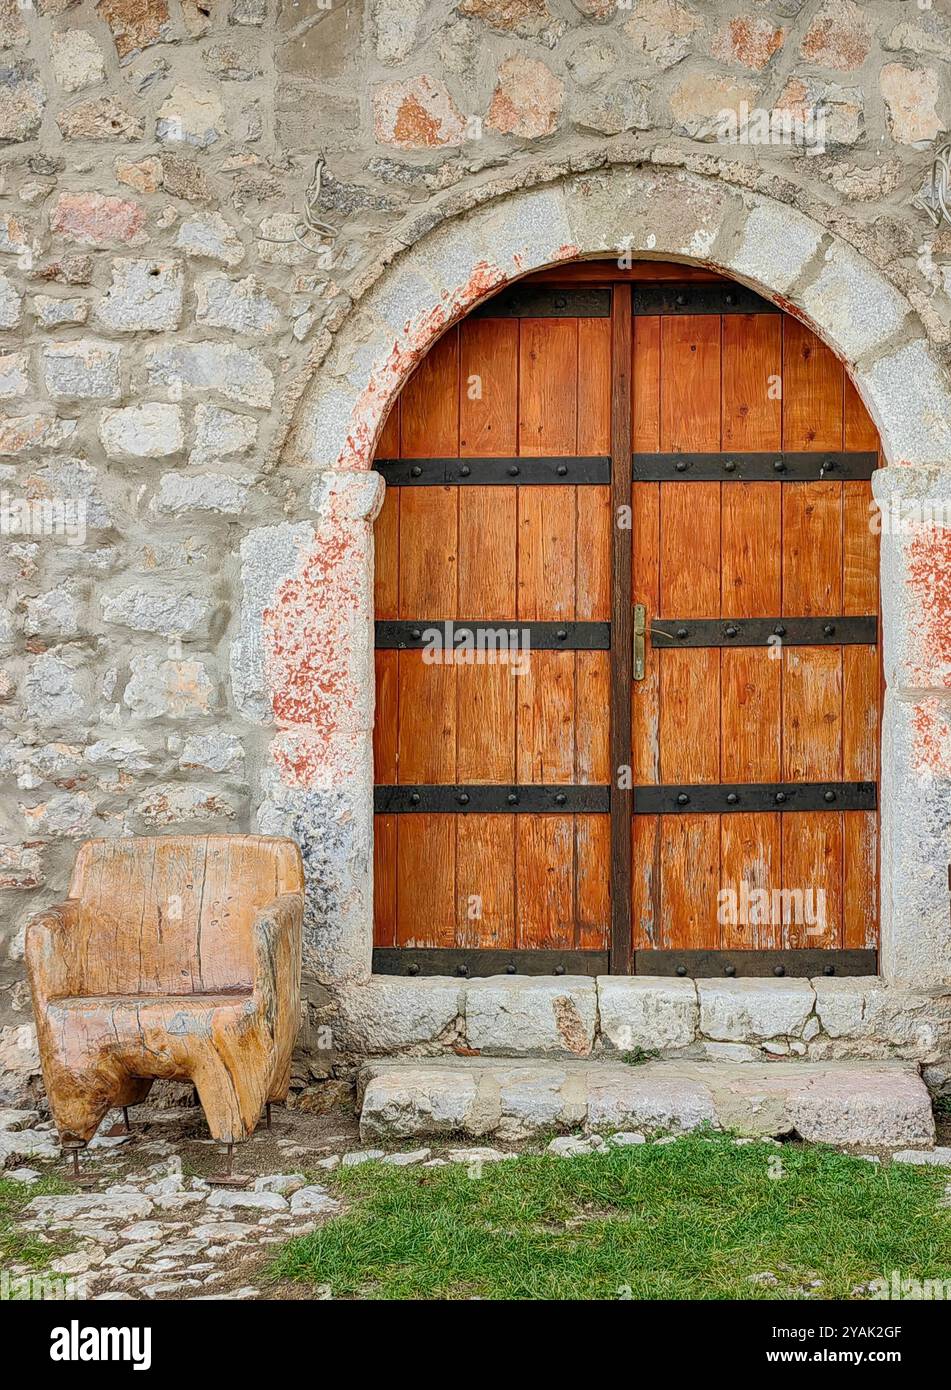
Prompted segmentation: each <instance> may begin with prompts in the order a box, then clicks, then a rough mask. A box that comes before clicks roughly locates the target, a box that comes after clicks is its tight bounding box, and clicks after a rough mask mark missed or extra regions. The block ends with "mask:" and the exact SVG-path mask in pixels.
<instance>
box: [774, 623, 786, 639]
mask: <svg viewBox="0 0 951 1390" xmlns="http://www.w3.org/2000/svg"><path fill="white" fill-rule="evenodd" d="M773 632H774V633H775V634H776V636H777V637H785V636H786V628H785V626H784V625H783V624H782V623H777V624H776V626H775V627H774V628H773Z"/></svg>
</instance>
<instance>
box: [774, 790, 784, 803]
mask: <svg viewBox="0 0 951 1390" xmlns="http://www.w3.org/2000/svg"><path fill="white" fill-rule="evenodd" d="M776 800H777V801H778V802H779V803H780V805H782V803H783V802H784V801H785V800H786V793H785V792H777V793H776Z"/></svg>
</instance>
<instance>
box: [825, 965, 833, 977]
mask: <svg viewBox="0 0 951 1390" xmlns="http://www.w3.org/2000/svg"><path fill="white" fill-rule="evenodd" d="M822 973H823V975H834V974H835V966H834V965H824V966H823V967H822Z"/></svg>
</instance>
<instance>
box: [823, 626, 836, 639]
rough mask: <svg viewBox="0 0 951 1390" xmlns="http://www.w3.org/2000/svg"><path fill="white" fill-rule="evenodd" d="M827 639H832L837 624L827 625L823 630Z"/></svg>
mask: <svg viewBox="0 0 951 1390" xmlns="http://www.w3.org/2000/svg"><path fill="white" fill-rule="evenodd" d="M822 631H823V632H824V633H825V635H826V636H827V637H831V636H832V634H833V632H835V623H826V624H825V625H824V627H823V629H822Z"/></svg>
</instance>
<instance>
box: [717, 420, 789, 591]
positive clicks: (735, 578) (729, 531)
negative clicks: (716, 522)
mask: <svg viewBox="0 0 951 1390" xmlns="http://www.w3.org/2000/svg"><path fill="white" fill-rule="evenodd" d="M769 447H776V446H775V445H774V446H770V445H764V449H765V448H769ZM721 492H722V506H723V511H722V545H723V573H722V581H721V582H722V593H723V599H722V609H723V617H724V618H757V617H766V616H770V615H772V614H776V615H777V616H778V615H779V614H780V613H781V611H782V558H783V541H782V489H781V488H779V487H777V485H776V484H775V483H724V484H723V486H722V490H721Z"/></svg>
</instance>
